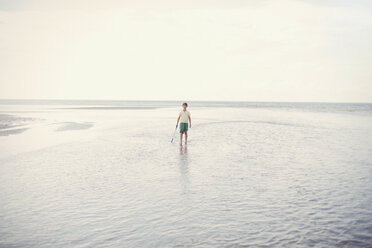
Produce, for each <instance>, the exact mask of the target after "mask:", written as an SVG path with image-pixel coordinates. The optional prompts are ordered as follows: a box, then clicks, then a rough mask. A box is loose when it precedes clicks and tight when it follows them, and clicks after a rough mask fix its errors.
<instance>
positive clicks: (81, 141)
mask: <svg viewBox="0 0 372 248" xmlns="http://www.w3.org/2000/svg"><path fill="white" fill-rule="evenodd" d="M180 104H181V102H173V101H164V102H157V101H83V100H81V101H80V100H77V101H65V100H0V203H1V204H0V247H35V248H36V247H314V246H316V247H372V245H371V244H372V104H347V103H334V104H325V103H274V102H273V103H260V102H190V108H189V110H190V112H191V117H192V121H193V126H192V128H191V129H190V131H189V144H188V145H187V146H185V145H183V146H180V144H179V141H178V136H177V137H176V142H175V143H174V144H171V143H170V139H171V137H172V134H173V131H174V128H175V124H176V117H177V114H178V113H179V111H180Z"/></svg>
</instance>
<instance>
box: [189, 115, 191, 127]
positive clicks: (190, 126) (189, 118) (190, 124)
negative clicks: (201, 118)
mask: <svg viewBox="0 0 372 248" xmlns="http://www.w3.org/2000/svg"><path fill="white" fill-rule="evenodd" d="M189 122H190V128H191V117H190V116H189Z"/></svg>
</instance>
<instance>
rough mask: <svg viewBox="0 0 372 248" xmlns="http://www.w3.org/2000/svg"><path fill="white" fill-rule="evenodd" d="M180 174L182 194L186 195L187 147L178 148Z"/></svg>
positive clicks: (187, 185) (187, 172)
mask: <svg viewBox="0 0 372 248" xmlns="http://www.w3.org/2000/svg"><path fill="white" fill-rule="evenodd" d="M179 161H180V163H179V168H180V173H181V178H180V181H181V185H182V187H183V193H184V194H188V192H189V184H190V181H189V161H188V154H187V145H185V146H180V160H179Z"/></svg>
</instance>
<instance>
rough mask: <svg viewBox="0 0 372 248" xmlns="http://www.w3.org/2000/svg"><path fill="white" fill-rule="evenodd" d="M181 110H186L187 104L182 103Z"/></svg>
mask: <svg viewBox="0 0 372 248" xmlns="http://www.w3.org/2000/svg"><path fill="white" fill-rule="evenodd" d="M182 108H183V109H184V110H186V108H187V103H186V102H184V103H183V104H182Z"/></svg>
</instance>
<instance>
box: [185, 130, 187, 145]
mask: <svg viewBox="0 0 372 248" xmlns="http://www.w3.org/2000/svg"><path fill="white" fill-rule="evenodd" d="M185 144H187V131H185Z"/></svg>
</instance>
